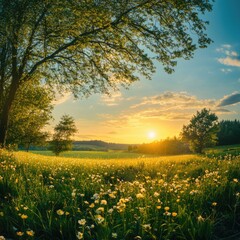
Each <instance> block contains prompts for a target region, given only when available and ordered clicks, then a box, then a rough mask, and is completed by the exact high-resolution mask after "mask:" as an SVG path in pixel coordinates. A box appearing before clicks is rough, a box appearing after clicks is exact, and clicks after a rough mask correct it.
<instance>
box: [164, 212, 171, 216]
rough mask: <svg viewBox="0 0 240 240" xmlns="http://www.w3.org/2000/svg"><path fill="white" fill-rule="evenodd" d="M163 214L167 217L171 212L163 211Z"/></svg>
mask: <svg viewBox="0 0 240 240" xmlns="http://www.w3.org/2000/svg"><path fill="white" fill-rule="evenodd" d="M163 215H164V216H168V217H169V216H171V213H170V212H165V213H163Z"/></svg>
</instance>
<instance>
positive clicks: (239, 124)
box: [217, 120, 240, 146]
mask: <svg viewBox="0 0 240 240" xmlns="http://www.w3.org/2000/svg"><path fill="white" fill-rule="evenodd" d="M217 137H218V142H217V145H218V146H222V145H233V144H240V121H238V120H234V121H230V120H224V121H221V122H220V123H219V131H218V133H217Z"/></svg>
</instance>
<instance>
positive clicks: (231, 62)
mask: <svg viewBox="0 0 240 240" xmlns="http://www.w3.org/2000/svg"><path fill="white" fill-rule="evenodd" d="M218 61H219V62H220V63H221V64H224V65H227V66H233V67H240V60H239V59H236V58H231V57H226V58H219V59H218Z"/></svg>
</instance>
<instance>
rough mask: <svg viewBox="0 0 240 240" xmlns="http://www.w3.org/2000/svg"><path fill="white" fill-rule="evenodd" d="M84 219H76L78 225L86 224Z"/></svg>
mask: <svg viewBox="0 0 240 240" xmlns="http://www.w3.org/2000/svg"><path fill="white" fill-rule="evenodd" d="M86 222H87V221H86V220H85V219H84V218H83V219H80V220H78V224H79V225H82V226H84V225H85V224H86Z"/></svg>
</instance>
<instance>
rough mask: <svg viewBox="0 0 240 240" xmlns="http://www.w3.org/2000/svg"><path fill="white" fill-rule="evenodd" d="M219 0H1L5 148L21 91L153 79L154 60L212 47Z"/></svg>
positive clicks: (0, 124) (0, 140) (85, 89)
mask: <svg viewBox="0 0 240 240" xmlns="http://www.w3.org/2000/svg"><path fill="white" fill-rule="evenodd" d="M211 8H212V4H211V0H198V1H196V0H178V1H176V0H128V1H126V0H88V1H85V0H83V1H80V0H76V1H73V0H44V1H39V0H11V1H9V0H0V105H1V112H0V145H2V146H4V144H5V140H6V133H7V129H8V121H9V112H10V109H11V107H12V103H13V101H14V99H15V96H16V92H17V90H18V88H19V87H20V86H21V85H22V84H24V83H26V82H28V81H32V80H33V79H39V77H41V79H42V81H43V82H44V83H47V84H50V85H57V86H58V87H60V88H67V89H70V90H71V91H72V92H73V94H74V95H75V96H79V95H88V94H91V93H93V92H108V90H109V89H110V88H113V89H116V88H117V87H118V86H119V84H120V85H124V86H128V85H129V84H130V83H131V82H133V81H135V80H138V76H139V74H138V75H137V74H136V73H137V72H138V73H140V74H143V75H144V76H146V77H148V78H149V77H150V75H151V73H152V72H153V71H154V66H153V62H152V60H153V59H156V60H158V61H160V62H161V63H162V64H163V66H164V68H165V70H166V71H167V72H169V73H171V72H172V71H173V67H174V66H175V65H176V59H177V58H180V57H182V58H185V59H190V58H191V57H192V56H193V52H194V50H195V49H196V48H197V47H201V48H202V47H206V46H207V45H208V44H209V43H210V42H211V40H210V39H209V38H208V37H207V36H206V33H205V28H206V23H207V22H206V21H204V20H202V19H201V17H202V16H203V14H204V13H205V12H206V11H210V10H211Z"/></svg>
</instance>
